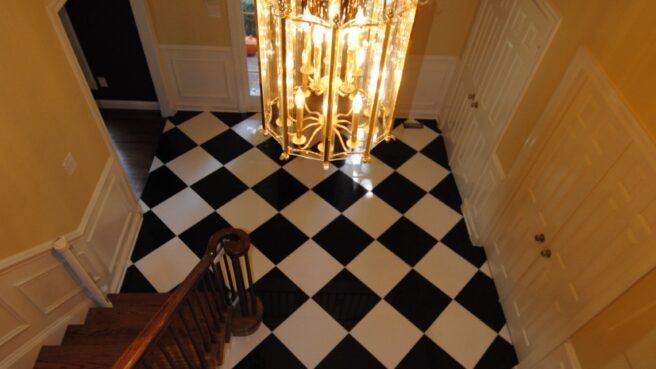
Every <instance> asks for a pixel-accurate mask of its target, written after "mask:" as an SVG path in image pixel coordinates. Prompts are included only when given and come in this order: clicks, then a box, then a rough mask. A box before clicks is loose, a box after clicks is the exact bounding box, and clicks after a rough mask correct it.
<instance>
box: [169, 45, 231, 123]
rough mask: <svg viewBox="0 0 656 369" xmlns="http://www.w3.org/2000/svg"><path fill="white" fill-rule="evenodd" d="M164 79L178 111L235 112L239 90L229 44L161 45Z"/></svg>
mask: <svg viewBox="0 0 656 369" xmlns="http://www.w3.org/2000/svg"><path fill="white" fill-rule="evenodd" d="M159 48H160V54H161V56H162V63H163V64H164V65H163V70H164V75H165V76H164V78H165V79H166V80H167V82H168V83H167V85H168V86H171V88H172V89H173V91H170V92H171V95H172V99H173V100H174V102H175V106H176V107H177V109H178V110H214V111H237V110H238V109H239V91H238V90H237V84H236V79H235V66H234V59H233V56H232V49H231V48H229V47H212V46H186V45H160V46H159Z"/></svg>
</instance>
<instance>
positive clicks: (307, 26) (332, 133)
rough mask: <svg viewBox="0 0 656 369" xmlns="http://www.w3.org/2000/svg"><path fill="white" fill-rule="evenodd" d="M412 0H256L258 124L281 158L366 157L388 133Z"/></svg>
mask: <svg viewBox="0 0 656 369" xmlns="http://www.w3.org/2000/svg"><path fill="white" fill-rule="evenodd" d="M417 5H418V0H259V1H257V5H256V11H257V14H256V19H257V26H258V41H259V42H258V44H259V62H260V78H261V84H262V90H261V91H262V105H263V106H262V108H263V131H264V133H265V134H269V135H271V136H272V137H273V138H275V139H276V140H277V141H278V142H279V143H280V144H281V145H282V154H281V159H283V160H284V159H288V158H289V155H298V156H303V157H306V158H311V159H318V160H321V161H323V164H324V167H327V166H328V163H329V162H330V161H332V160H342V159H345V158H346V157H347V156H348V155H349V154H359V155H362V159H363V161H365V162H367V161H369V159H370V152H371V149H372V148H373V147H374V146H376V145H377V144H378V143H380V142H382V141H383V140H385V141H389V140H390V139H392V138H393V136H392V133H391V130H392V128H393V121H394V118H393V116H394V109H395V106H396V100H397V96H398V91H399V86H400V84H401V78H402V74H403V65H404V63H405V60H406V53H407V49H408V43H409V41H410V33H411V31H412V26H413V23H414V18H415V13H416V9H417Z"/></svg>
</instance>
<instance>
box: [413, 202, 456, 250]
mask: <svg viewBox="0 0 656 369" xmlns="http://www.w3.org/2000/svg"><path fill="white" fill-rule="evenodd" d="M405 216H406V218H408V219H410V220H411V221H413V222H414V223H415V224H417V225H418V226H420V227H421V228H423V229H424V230H425V231H426V232H428V233H430V234H431V235H432V236H433V237H435V238H437V239H438V240H441V239H442V238H443V237H444V235H446V234H447V233H448V232H449V231H450V230H451V228H453V226H455V225H456V223H458V221H459V220H460V219H462V215H460V214H459V213H457V212H456V211H454V210H453V209H451V208H450V207H449V206H447V205H446V204H444V203H443V202H442V201H440V200H438V199H436V198H435V197H434V196H433V195H431V194H426V195H425V196H424V197H423V198H422V199H421V200H419V201H418V202H417V203H416V204H415V205H414V206H413V207H412V208H410V210H408V212H407V213H405Z"/></svg>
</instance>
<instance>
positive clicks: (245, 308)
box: [231, 257, 251, 316]
mask: <svg viewBox="0 0 656 369" xmlns="http://www.w3.org/2000/svg"><path fill="white" fill-rule="evenodd" d="M231 259H232V270H233V271H234V272H235V282H236V285H237V294H238V295H239V308H240V309H241V313H242V314H243V315H244V316H248V315H251V311H250V309H249V307H250V305H251V304H250V303H249V302H248V297H247V296H246V286H245V285H244V277H243V274H242V271H241V263H240V262H239V259H238V258H237V257H231Z"/></svg>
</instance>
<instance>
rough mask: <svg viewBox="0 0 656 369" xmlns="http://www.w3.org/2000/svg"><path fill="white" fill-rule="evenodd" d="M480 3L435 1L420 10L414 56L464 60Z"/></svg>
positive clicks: (414, 31) (467, 0) (415, 33)
mask: <svg viewBox="0 0 656 369" xmlns="http://www.w3.org/2000/svg"><path fill="white" fill-rule="evenodd" d="M479 3H480V0H432V1H431V2H430V3H429V4H428V5H425V6H419V9H418V10H417V17H416V19H415V28H414V30H413V32H412V40H411V42H410V51H409V52H410V54H413V55H448V56H460V55H461V54H462V51H463V49H464V48H465V44H466V42H467V36H469V30H470V29H471V26H472V23H473V22H474V17H475V16H476V10H477V9H478V5H479Z"/></svg>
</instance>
